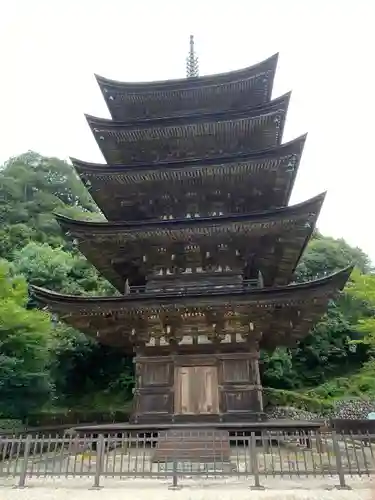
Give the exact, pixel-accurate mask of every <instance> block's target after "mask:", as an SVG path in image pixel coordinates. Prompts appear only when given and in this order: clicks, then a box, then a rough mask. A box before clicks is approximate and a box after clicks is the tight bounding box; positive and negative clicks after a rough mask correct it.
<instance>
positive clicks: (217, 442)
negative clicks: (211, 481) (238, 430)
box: [152, 429, 230, 463]
mask: <svg viewBox="0 0 375 500" xmlns="http://www.w3.org/2000/svg"><path fill="white" fill-rule="evenodd" d="M152 460H153V462H164V463H168V462H171V461H174V462H176V461H190V462H194V461H196V462H200V463H229V461H230V444H229V433H228V432H227V431H221V430H220V431H219V430H215V429H168V430H167V431H160V432H159V434H158V441H157V445H156V448H155V450H154V454H153V457H152Z"/></svg>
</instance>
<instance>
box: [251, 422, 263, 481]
mask: <svg viewBox="0 0 375 500" xmlns="http://www.w3.org/2000/svg"><path fill="white" fill-rule="evenodd" d="M250 461H251V469H252V471H253V474H254V486H250V489H252V490H264V486H262V485H261V484H260V480H259V468H258V455H257V440H256V435H255V432H252V433H251V439H250Z"/></svg>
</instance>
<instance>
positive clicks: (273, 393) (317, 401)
mask: <svg viewBox="0 0 375 500" xmlns="http://www.w3.org/2000/svg"><path fill="white" fill-rule="evenodd" d="M264 395H265V397H266V398H267V401H268V403H269V404H271V405H272V406H292V407H294V408H299V409H301V410H308V411H312V412H317V413H319V414H325V413H329V412H330V411H332V409H333V404H332V402H331V401H329V400H328V399H323V398H319V397H316V396H312V395H304V394H301V393H299V392H294V391H288V390H285V389H274V388H271V387H267V388H265V389H264Z"/></svg>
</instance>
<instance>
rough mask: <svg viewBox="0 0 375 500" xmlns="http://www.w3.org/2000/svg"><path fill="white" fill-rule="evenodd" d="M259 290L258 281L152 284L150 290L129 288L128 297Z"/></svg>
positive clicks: (141, 287) (144, 287)
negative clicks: (135, 295)
mask: <svg viewBox="0 0 375 500" xmlns="http://www.w3.org/2000/svg"><path fill="white" fill-rule="evenodd" d="M256 288H259V280H258V279H251V280H243V281H241V282H240V283H220V284H219V283H215V282H214V280H212V282H211V283H202V284H198V283H189V284H188V283H186V284H181V283H175V284H174V283H173V284H172V283H165V284H163V283H162V282H159V283H158V284H156V283H155V284H153V285H152V288H151V287H150V288H148V287H147V285H145V286H130V287H129V295H134V294H142V295H157V294H168V295H187V294H194V295H195V294H197V295H206V294H223V293H230V292H241V291H248V290H253V289H256Z"/></svg>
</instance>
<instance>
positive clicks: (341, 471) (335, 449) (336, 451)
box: [332, 431, 351, 490]
mask: <svg viewBox="0 0 375 500" xmlns="http://www.w3.org/2000/svg"><path fill="white" fill-rule="evenodd" d="M332 442H333V452H334V454H335V460H336V468H337V474H338V476H339V480H340V484H339V485H337V486H336V488H337V489H339V490H351V487H350V486H348V485H347V484H346V482H345V473H344V467H343V464H342V460H341V450H340V444H339V441H338V439H337V433H336V431H332Z"/></svg>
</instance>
